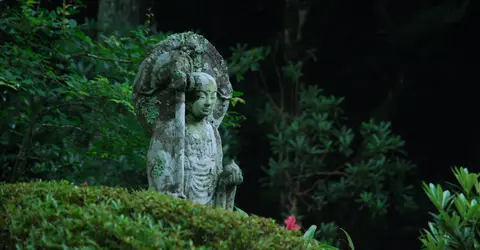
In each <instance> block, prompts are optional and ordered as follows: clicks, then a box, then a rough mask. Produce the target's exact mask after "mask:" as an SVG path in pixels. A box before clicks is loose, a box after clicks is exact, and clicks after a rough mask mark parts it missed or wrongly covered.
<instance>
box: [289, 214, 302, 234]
mask: <svg viewBox="0 0 480 250" xmlns="http://www.w3.org/2000/svg"><path fill="white" fill-rule="evenodd" d="M296 221H297V218H295V216H293V215H291V216H288V218H287V219H285V224H286V225H287V226H286V227H285V228H286V229H287V230H289V231H290V230H299V229H300V226H299V225H297V224H295V222H296Z"/></svg>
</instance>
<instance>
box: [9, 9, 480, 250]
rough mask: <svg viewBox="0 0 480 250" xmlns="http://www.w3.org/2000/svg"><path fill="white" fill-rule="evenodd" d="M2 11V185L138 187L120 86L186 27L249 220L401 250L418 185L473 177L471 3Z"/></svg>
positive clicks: (424, 209) (421, 217) (425, 198)
mask: <svg viewBox="0 0 480 250" xmlns="http://www.w3.org/2000/svg"><path fill="white" fill-rule="evenodd" d="M0 6H1V7H2V9H4V10H5V11H3V12H2V13H1V15H2V17H1V19H0V41H2V42H1V43H0V92H1V93H2V94H1V97H2V98H1V100H0V105H1V110H0V117H1V119H0V127H1V134H0V143H1V147H0V152H1V155H0V166H1V172H0V181H4V182H18V181H32V180H36V179H44V180H45V179H47V180H60V179H66V180H68V181H70V182H74V183H83V182H85V181H87V182H88V183H89V184H90V185H107V186H121V187H130V188H135V189H140V188H146V187H147V178H146V174H145V166H146V165H145V157H146V150H147V148H148V143H149V138H148V136H147V135H146V133H145V131H143V129H142V128H141V127H140V125H139V123H138V122H137V120H136V118H135V112H134V109H133V107H132V104H131V93H132V83H133V79H134V77H135V74H136V71H137V69H138V65H139V63H140V62H141V60H143V58H144V56H145V54H146V52H147V51H148V49H149V48H150V47H151V46H152V45H154V44H156V43H158V42H159V41H161V40H163V39H165V37H166V36H168V35H169V34H171V33H172V32H184V31H189V30H192V31H195V32H197V33H200V34H202V35H203V36H205V37H206V38H207V39H208V40H209V41H210V42H211V43H212V44H214V45H215V46H216V47H217V49H218V50H219V51H220V53H221V54H222V55H223V56H224V57H225V58H227V59H228V66H229V74H230V79H231V81H232V83H233V87H234V89H235V92H234V98H233V99H232V102H231V107H230V111H229V113H228V115H227V117H226V119H225V121H224V122H223V126H222V131H221V132H222V137H223V143H224V151H225V155H226V157H225V160H229V159H232V158H235V159H236V160H237V162H238V164H239V165H240V167H241V168H242V169H243V171H244V174H245V178H244V179H245V183H244V184H243V185H242V186H240V187H239V191H238V198H237V205H238V206H239V207H241V208H242V209H243V210H245V211H247V212H248V213H253V214H257V215H260V216H265V217H272V218H275V219H278V220H279V221H281V220H283V218H285V217H286V216H288V215H290V214H295V215H296V216H297V218H299V219H300V224H301V225H304V226H307V225H311V224H316V225H319V230H318V233H317V235H316V237H317V238H318V239H320V240H322V241H325V242H328V243H330V244H333V245H337V246H342V244H344V243H342V242H341V241H339V240H338V239H339V235H340V233H341V231H339V228H345V229H346V230H347V231H348V232H349V233H350V235H351V236H352V237H353V238H354V239H356V245H357V247H358V248H359V249H387V247H388V248H389V249H390V248H392V246H399V247H400V248H399V249H417V248H419V247H420V245H421V244H422V242H420V241H419V240H418V235H419V231H420V228H423V227H426V225H427V221H429V220H430V217H429V216H430V215H429V214H428V211H430V210H432V209H433V208H434V207H437V208H438V206H437V205H436V204H435V202H433V205H434V206H431V205H432V204H431V203H432V199H433V200H435V199H436V198H432V197H434V196H435V195H434V194H435V192H437V191H435V190H438V189H434V188H431V187H423V186H422V180H424V181H425V182H427V183H430V182H433V183H440V182H445V181H452V180H453V177H454V176H456V177H457V179H459V178H460V177H461V173H462V172H459V171H458V170H456V172H455V175H452V174H451V171H450V168H451V167H452V166H454V165H463V166H468V167H469V169H470V171H471V172H472V171H473V172H476V171H477V172H478V168H477V169H476V166H477V165H478V164H479V163H480V158H478V155H480V154H479V152H478V149H479V148H480V147H479V146H480V144H479V143H478V139H479V136H480V134H479V133H478V132H477V131H478V129H477V127H478V125H479V124H478V122H476V120H475V119H476V118H475V115H474V113H473V112H474V107H475V105H474V103H476V102H477V101H476V98H475V97H474V95H475V94H476V93H475V91H474V90H473V83H474V81H475V79H477V78H478V76H477V74H475V68H474V65H476V64H475V63H474V59H476V56H475V55H476V54H475V52H477V47H478V46H477V44H478V42H479V40H478V37H477V36H475V35H474V34H475V32H476V31H477V28H478V27H477V26H475V25H474V24H476V23H478V21H479V17H480V15H479V14H480V13H479V10H480V9H479V2H478V1H469V0H462V1H452V0H445V1H441V2H433V1H423V2H418V1H391V0H390V1H387V0H384V1H370V2H368V3H366V2H361V1H331V0H325V1H304V0H285V1H276V0H257V1H254V0H247V1H241V2H231V1H228V2H227V1H219V0H209V1H193V0H192V1H182V2H178V1H167V2H163V1H140V0H97V1H84V2H83V3H81V2H80V1H56V0H51V1H35V0H22V1H13V0H12V1H3V2H0ZM187 6H188V7H187ZM459 176H460V177H459ZM462 178H463V177H462ZM465 178H467V177H465ZM472 178H474V177H472ZM464 181H466V179H465V180H464ZM472 185H473V184H472ZM422 188H424V189H425V191H428V190H430V191H428V192H430V193H428V192H427V194H428V195H425V193H424V190H423V189H422ZM471 188H472V187H471ZM432 190H433V191H432ZM464 191H465V190H464ZM452 192H453V191H452ZM459 192H460V191H459ZM465 192H466V196H467V198H468V199H469V202H470V203H471V202H472V199H475V197H476V196H475V197H474V196H472V194H468V192H467V191H465ZM468 195H470V196H468ZM452 197H453V196H452ZM429 198H430V199H429ZM437 198H438V197H437ZM452 200H453V198H452ZM472 206H473V205H472ZM441 209H443V208H441ZM465 216H466V214H465ZM439 221H440V219H438V218H437V221H436V222H437V223H440V222H439ZM467 221H468V220H467ZM439 230H440V229H439ZM442 230H443V229H442ZM445 230H446V231H447V232H448V230H447V229H445ZM457 236H458V235H457ZM457 236H452V237H454V238H455V237H457ZM467 236H468V235H467ZM467 236H465V237H467ZM477 236H478V235H477ZM458 237H460V236H458ZM462 237H463V236H462ZM460 238H461V237H460ZM425 242H426V241H424V242H423V244H424V245H428V244H430V243H431V242H430V243H428V244H427V243H425ZM455 242H457V243H458V242H462V241H461V240H459V239H457V238H456V241H455ZM457 243H455V244H457ZM445 244H447V243H445ZM448 244H450V243H448ZM472 244H473V243H472ZM457 245H461V244H460V243H458V244H457ZM431 247H433V245H431ZM428 249H436V248H428ZM452 249H460V248H452ZM462 249H463V248H462ZM465 249H466V248H465Z"/></svg>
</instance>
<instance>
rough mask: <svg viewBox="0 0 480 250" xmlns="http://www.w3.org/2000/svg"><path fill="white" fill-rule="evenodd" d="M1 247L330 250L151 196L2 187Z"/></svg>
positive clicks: (261, 223) (271, 226)
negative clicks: (2, 229)
mask: <svg viewBox="0 0 480 250" xmlns="http://www.w3.org/2000/svg"><path fill="white" fill-rule="evenodd" d="M0 203H1V204H4V206H2V207H1V208H0V228H5V229H7V230H6V231H1V232H0V237H1V238H0V240H1V241H2V244H3V245H4V246H7V247H10V248H12V249H14V248H15V247H16V249H46V248H65V247H69V248H80V249H82V248H83V249H87V248H88V249H102V248H103V249H219V250H220V249H228V250H230V249H238V250H240V249H331V250H334V249H336V248H331V247H329V246H326V245H322V244H320V243H318V242H317V241H311V240H306V239H304V238H303V237H301V236H302V235H301V234H300V233H299V231H286V230H285V229H284V228H282V227H280V226H279V225H278V224H276V223H275V222H274V221H273V220H271V219H265V218H260V217H257V216H251V217H248V218H245V216H244V215H243V214H241V213H238V212H233V211H226V210H222V209H212V208H208V207H206V206H203V205H199V204H195V203H192V202H190V201H187V200H179V199H174V198H171V197H168V196H163V195H160V194H158V193H156V192H153V191H128V190H127V189H123V188H110V187H88V186H87V187H74V186H73V185H71V184H70V183H68V182H66V181H62V182H30V183H17V184H1V183H0Z"/></svg>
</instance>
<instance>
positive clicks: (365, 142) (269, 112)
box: [259, 62, 416, 241]
mask: <svg viewBox="0 0 480 250" xmlns="http://www.w3.org/2000/svg"><path fill="white" fill-rule="evenodd" d="M302 65H303V64H302V62H287V64H286V65H285V66H284V67H282V68H281V69H278V70H277V72H282V70H283V74H280V73H277V74H275V75H276V76H277V77H278V79H276V82H278V84H279V87H278V89H279V91H280V93H279V94H278V95H270V96H269V98H268V100H269V101H268V102H267V103H266V104H265V106H264V109H263V110H262V112H259V119H260V122H262V123H265V124H266V125H268V127H269V128H270V133H269V134H268V138H269V140H270V145H271V151H272V157H271V158H270V160H269V163H268V166H266V167H264V170H265V172H266V174H267V177H266V178H265V179H264V180H263V183H264V184H265V186H266V187H268V189H269V190H271V192H269V193H268V195H266V196H267V197H269V198H271V199H275V200H276V201H280V204H281V206H282V207H281V209H282V210H283V212H287V213H288V214H296V215H298V216H299V218H301V217H302V216H301V215H305V216H309V217H308V218H309V219H310V220H315V221H314V222H312V221H310V223H317V222H319V223H321V224H320V225H319V231H318V232H319V233H318V237H320V238H321V239H322V240H328V239H330V240H333V239H334V238H337V234H338V232H339V230H338V229H339V228H338V226H337V225H342V227H345V228H349V229H350V230H349V231H350V232H351V233H352V235H354V231H353V230H351V228H352V227H354V226H358V227H359V230H362V231H364V230H365V228H366V227H367V226H368V227H371V228H372V229H375V230H379V231H383V230H384V229H383V228H382V227H383V226H385V225H386V222H385V221H386V215H387V213H389V212H392V211H393V212H395V213H397V214H398V213H400V214H402V213H405V212H406V211H412V210H413V209H415V208H416V204H415V202H414V200H413V196H412V195H413V192H412V191H413V186H411V185H408V183H407V178H408V176H409V173H410V172H411V171H412V170H413V169H414V167H415V166H414V165H413V164H412V163H410V162H409V161H407V160H406V159H405V154H404V152H403V150H402V148H403V146H404V145H405V142H404V141H403V140H402V139H401V138H400V136H398V135H395V134H393V132H392V128H391V124H390V123H389V122H378V123H377V122H374V121H373V120H370V121H367V122H363V123H361V125H360V128H359V129H358V130H354V129H352V128H350V127H348V126H347V125H345V124H346V121H345V120H346V118H345V117H344V116H343V110H342V108H341V105H342V102H343V98H339V97H335V96H328V95H327V94H326V93H324V91H323V90H322V89H320V88H319V87H317V86H308V85H307V84H305V83H303V82H301V76H302ZM260 74H261V73H260ZM260 79H262V78H260ZM262 81H267V80H262ZM263 85H267V84H263ZM352 208H354V209H352ZM357 208H358V209H357ZM322 214H325V215H326V214H328V218H329V220H332V221H333V222H330V223H327V222H328V221H325V219H324V218H322ZM356 238H365V239H367V238H366V237H359V236H356ZM366 241H369V240H366Z"/></svg>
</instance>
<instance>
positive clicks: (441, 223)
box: [420, 168, 480, 250]
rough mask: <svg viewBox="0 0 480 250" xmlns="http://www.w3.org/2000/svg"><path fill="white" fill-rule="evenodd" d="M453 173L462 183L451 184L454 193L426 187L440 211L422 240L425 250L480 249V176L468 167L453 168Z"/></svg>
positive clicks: (427, 192) (435, 186)
mask: <svg viewBox="0 0 480 250" xmlns="http://www.w3.org/2000/svg"><path fill="white" fill-rule="evenodd" d="M453 174H454V175H455V178H456V179H457V181H458V183H459V184H460V186H458V185H455V186H454V185H452V189H453V190H454V191H449V190H447V189H445V190H443V189H442V187H441V186H440V185H433V184H432V183H430V184H429V185H427V184H426V183H424V184H423V186H424V190H425V193H426V194H427V196H428V198H429V199H430V201H431V202H432V203H433V205H434V206H435V208H436V210H437V212H436V213H431V214H432V216H433V221H432V222H429V223H428V229H424V230H423V233H422V236H421V237H420V240H421V242H422V245H423V248H422V249H428V250H453V249H458V250H460V249H461V250H473V249H480V243H479V242H480V204H479V201H480V200H479V195H480V182H479V177H480V174H478V173H469V171H468V169H466V168H454V170H453Z"/></svg>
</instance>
